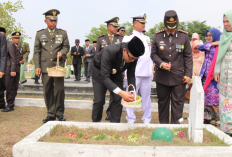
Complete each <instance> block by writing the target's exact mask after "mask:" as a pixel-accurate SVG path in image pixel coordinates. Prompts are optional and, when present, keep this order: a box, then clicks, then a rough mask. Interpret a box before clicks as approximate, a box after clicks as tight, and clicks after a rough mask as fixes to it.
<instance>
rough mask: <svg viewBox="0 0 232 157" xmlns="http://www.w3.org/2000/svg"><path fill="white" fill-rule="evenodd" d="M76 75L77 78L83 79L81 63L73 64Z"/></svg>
mask: <svg viewBox="0 0 232 157" xmlns="http://www.w3.org/2000/svg"><path fill="white" fill-rule="evenodd" d="M73 68H74V75H75V77H76V79H77V80H80V79H81V63H77V64H73Z"/></svg>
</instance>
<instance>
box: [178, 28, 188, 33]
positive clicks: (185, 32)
mask: <svg viewBox="0 0 232 157" xmlns="http://www.w3.org/2000/svg"><path fill="white" fill-rule="evenodd" d="M178 31H179V32H182V33H185V34H189V33H188V32H186V31H183V30H181V29H179V30H178Z"/></svg>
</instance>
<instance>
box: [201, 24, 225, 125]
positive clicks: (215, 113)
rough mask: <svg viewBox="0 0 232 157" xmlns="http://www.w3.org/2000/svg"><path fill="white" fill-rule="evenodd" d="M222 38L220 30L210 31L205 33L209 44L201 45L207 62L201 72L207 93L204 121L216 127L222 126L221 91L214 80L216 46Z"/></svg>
mask: <svg viewBox="0 0 232 157" xmlns="http://www.w3.org/2000/svg"><path fill="white" fill-rule="evenodd" d="M220 36H221V32H220V31H219V30H218V29H216V28H212V29H209V30H207V31H206V33H205V38H206V42H207V43H205V44H203V45H199V50H201V51H205V60H204V63H203V65H202V69H201V72H200V77H201V78H202V85H203V88H204V91H205V109H204V119H205V123H209V122H210V123H211V124H213V125H216V126H218V125H220V118H219V109H218V105H219V90H218V88H217V82H216V81H215V80H213V72H214V66H215V62H216V57H217V51H216V49H218V48H216V46H218V45H219V40H220ZM212 69H213V70H212Z"/></svg>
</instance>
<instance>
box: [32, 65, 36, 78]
mask: <svg viewBox="0 0 232 157" xmlns="http://www.w3.org/2000/svg"><path fill="white" fill-rule="evenodd" d="M31 78H35V65H33V71H32V73H31Z"/></svg>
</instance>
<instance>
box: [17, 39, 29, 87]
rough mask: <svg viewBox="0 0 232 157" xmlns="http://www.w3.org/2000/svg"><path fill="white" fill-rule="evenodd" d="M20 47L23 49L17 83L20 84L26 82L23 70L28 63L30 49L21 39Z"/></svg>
mask: <svg viewBox="0 0 232 157" xmlns="http://www.w3.org/2000/svg"><path fill="white" fill-rule="evenodd" d="M20 45H21V46H22V47H23V60H24V63H23V64H21V66H20V78H19V81H20V83H21V84H23V83H25V82H27V79H26V77H25V73H24V69H25V66H26V65H27V62H28V55H29V53H30V48H29V44H28V43H26V42H24V41H23V38H20Z"/></svg>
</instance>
